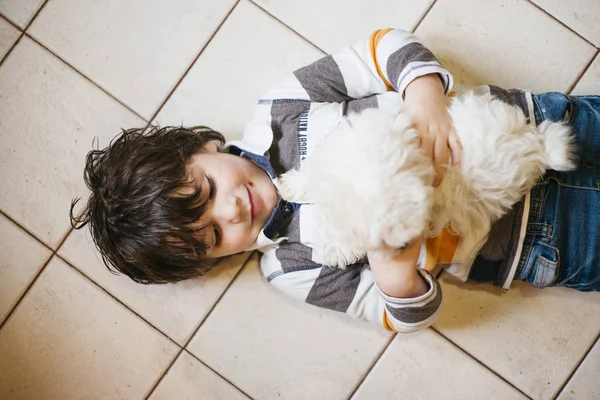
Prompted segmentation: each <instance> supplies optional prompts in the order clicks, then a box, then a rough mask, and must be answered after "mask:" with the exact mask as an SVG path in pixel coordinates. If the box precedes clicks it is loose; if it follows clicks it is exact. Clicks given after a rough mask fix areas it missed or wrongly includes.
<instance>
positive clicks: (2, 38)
mask: <svg viewBox="0 0 600 400" xmlns="http://www.w3.org/2000/svg"><path fill="white" fill-rule="evenodd" d="M20 34H21V32H19V31H18V30H17V29H16V28H15V27H14V26H12V25H11V24H9V23H8V22H6V20H4V19H2V18H0V60H2V57H4V55H5V54H6V53H7V52H8V50H9V49H10V48H11V46H12V45H13V44H14V43H15V41H16V40H17V38H18V37H19V35H20Z"/></svg>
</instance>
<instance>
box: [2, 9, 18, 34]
mask: <svg viewBox="0 0 600 400" xmlns="http://www.w3.org/2000/svg"><path fill="white" fill-rule="evenodd" d="M0 19H3V20H5V21H6V22H8V23H9V24H11V25H12V26H13V27H14V28H16V29H17V30H18V31H19V32H23V28H21V27H20V26H19V25H17V24H16V23H15V22H13V21H12V20H11V19H10V18H8V17H7V16H6V15H4V14H2V13H1V12H0Z"/></svg>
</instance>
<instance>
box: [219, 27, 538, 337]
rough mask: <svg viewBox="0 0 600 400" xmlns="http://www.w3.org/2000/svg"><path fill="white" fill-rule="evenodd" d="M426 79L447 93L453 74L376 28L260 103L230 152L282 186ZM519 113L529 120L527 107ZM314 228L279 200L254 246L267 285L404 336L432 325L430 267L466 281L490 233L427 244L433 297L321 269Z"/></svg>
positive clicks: (365, 269)
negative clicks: (340, 132) (357, 118)
mask: <svg viewBox="0 0 600 400" xmlns="http://www.w3.org/2000/svg"><path fill="white" fill-rule="evenodd" d="M427 74H438V76H439V77H440V79H441V82H442V84H443V86H444V89H445V92H446V93H448V92H449V90H450V89H451V87H452V76H451V74H450V73H449V72H448V71H446V70H445V69H444V68H443V67H442V66H441V64H440V63H439V61H438V60H437V59H436V57H435V56H434V55H433V54H432V53H431V52H430V51H429V50H427V49H426V48H425V47H424V46H423V45H421V44H420V43H419V41H418V40H417V38H416V37H414V36H413V35H411V34H410V33H407V32H405V31H402V30H392V29H386V30H379V31H376V32H374V33H373V34H372V35H371V36H370V37H369V38H368V39H366V40H363V41H361V42H358V43H356V44H354V45H352V46H349V47H346V48H344V49H342V50H341V51H339V52H338V53H335V54H333V55H329V56H326V57H323V58H322V59H320V60H318V61H316V62H314V63H313V64H310V65H308V66H305V67H303V68H300V69H298V70H296V71H295V72H294V73H293V74H292V75H290V76H289V77H288V78H287V79H285V80H284V81H283V82H281V83H280V84H279V85H277V86H276V87H275V88H274V89H272V90H271V91H269V92H268V93H267V94H266V95H265V96H263V97H262V98H261V99H260V100H259V102H258V105H257V108H256V112H255V116H254V119H253V120H252V121H251V122H250V123H249V124H248V125H247V127H246V129H245V131H244V137H243V139H242V140H239V141H232V142H229V143H228V144H227V146H228V148H229V149H230V152H232V153H234V154H237V155H240V156H242V157H247V158H249V159H251V160H253V161H254V162H256V163H257V164H258V165H260V166H261V167H262V168H264V169H265V171H266V172H267V173H268V174H269V175H270V177H271V179H272V180H273V182H274V183H275V184H276V182H277V178H278V177H279V176H280V175H281V174H283V173H285V172H286V171H288V170H290V169H292V168H297V167H299V166H301V165H302V162H303V160H305V159H306V158H307V157H309V156H310V154H311V152H312V151H313V150H314V149H315V148H316V147H317V146H318V145H319V142H320V141H321V140H322V139H323V138H324V137H325V136H326V134H327V133H328V132H329V131H330V130H331V128H332V127H333V126H334V125H336V124H338V123H339V121H340V120H341V119H342V118H344V116H345V115H347V114H348V113H352V112H360V111H362V110H364V109H366V108H372V107H379V108H384V109H389V110H393V111H398V110H400V108H401V106H402V103H403V93H404V89H405V88H406V87H407V86H408V84H409V83H410V82H412V81H413V80H414V79H415V78H417V77H420V76H423V75H427ZM483 90H492V92H493V91H494V90H496V92H497V93H495V94H496V95H499V96H504V97H506V100H507V101H510V102H511V103H513V104H516V103H517V102H518V101H526V100H523V99H525V98H526V96H525V95H524V94H523V93H524V92H518V91H515V92H507V91H502V90H501V89H497V88H491V87H486V88H485V89H483ZM515 99H519V100H515ZM521 108H522V109H523V110H524V111H527V115H532V113H529V106H528V105H527V103H525V104H524V106H523V107H521ZM365 140H369V138H368V137H365ZM318 224H319V220H318V217H317V214H316V213H315V210H314V208H313V206H312V205H310V204H293V203H288V202H286V201H284V200H281V199H280V200H279V202H278V204H277V206H276V208H275V210H274V211H273V214H272V216H271V218H270V219H269V221H268V222H267V224H266V225H265V227H264V229H263V231H262V232H261V233H260V235H259V237H258V239H257V242H256V244H255V248H257V249H259V250H260V251H262V252H263V255H262V257H261V269H262V272H263V274H264V275H265V277H266V279H267V281H268V282H270V283H271V284H272V285H274V286H275V287H276V288H278V289H280V290H281V291H283V292H285V293H286V294H288V295H290V296H292V297H294V298H297V299H299V300H301V301H304V302H306V303H309V304H312V305H315V306H318V307H323V308H327V309H331V310H335V311H340V312H345V313H347V314H349V315H350V316H352V317H355V318H360V319H364V320H368V321H372V322H375V323H377V324H380V325H381V326H383V327H384V328H386V329H388V330H392V331H398V332H412V331H416V330H420V329H423V328H426V327H428V326H429V325H431V324H432V323H433V322H434V321H435V319H436V318H437V316H438V315H439V312H440V310H441V303H442V293H441V289H440V286H439V283H438V282H437V281H436V279H435V278H434V277H433V275H432V271H433V270H434V269H436V267H439V266H445V267H447V268H448V269H449V270H450V271H453V273H454V274H455V275H457V276H459V277H461V278H463V279H466V277H467V275H468V267H469V266H470V264H471V263H472V261H473V260H474V259H475V257H476V255H477V252H478V250H479V249H480V248H481V246H482V245H483V244H484V243H485V239H486V237H487V234H488V232H474V233H473V234H471V235H468V236H464V237H461V238H458V237H456V236H453V235H451V234H449V233H448V232H443V233H442V234H441V235H440V236H439V237H437V238H432V239H428V240H427V241H426V242H425V243H424V244H423V247H422V249H421V252H420V256H419V261H418V266H419V267H420V268H419V269H418V270H419V272H420V273H421V275H422V276H423V278H424V279H425V281H426V282H427V285H428V291H427V293H425V294H423V295H422V296H419V297H416V298H394V297H390V296H387V295H386V294H385V293H383V292H382V291H381V290H379V288H378V287H377V285H376V283H375V281H374V277H373V273H372V271H371V269H370V268H369V266H368V264H366V260H362V261H361V262H358V263H356V264H355V265H352V266H349V267H347V268H346V269H344V270H342V269H336V268H330V267H327V266H323V265H322V256H321V248H322V245H323V243H321V242H322V239H320V238H319V235H318V231H317V229H318ZM517 256H518V255H517ZM517 259H518V257H517Z"/></svg>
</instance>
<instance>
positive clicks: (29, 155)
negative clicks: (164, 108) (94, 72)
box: [0, 38, 141, 247]
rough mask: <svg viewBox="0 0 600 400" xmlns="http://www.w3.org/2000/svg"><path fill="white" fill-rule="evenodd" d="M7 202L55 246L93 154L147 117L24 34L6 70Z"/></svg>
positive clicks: (0, 101) (3, 193) (5, 206)
mask: <svg viewBox="0 0 600 400" xmlns="http://www.w3.org/2000/svg"><path fill="white" fill-rule="evenodd" d="M0 93H2V96H0V120H1V121H2V123H1V124H0V141H1V142H2V146H1V147H0V169H1V170H2V174H0V187H1V188H2V190H0V208H2V210H4V211H5V212H6V213H7V214H8V215H10V216H11V217H13V218H14V219H15V220H17V221H19V222H20V223H22V224H23V225H24V226H25V227H26V228H28V229H29V230H31V231H32V232H33V233H34V234H36V235H37V236H38V237H39V238H40V239H42V240H43V241H45V242H46V243H47V244H49V245H50V246H52V247H54V246H56V245H57V244H58V242H59V241H60V239H61V238H62V237H63V236H64V234H65V233H66V232H67V230H68V229H69V226H70V223H69V204H70V202H71V199H72V198H74V197H77V196H85V195H86V193H87V190H86V189H85V184H84V183H83V179H82V171H83V166H84V165H85V162H84V160H85V156H86V153H87V151H88V150H90V149H91V148H92V140H93V138H94V137H96V136H97V137H98V138H99V143H100V145H101V146H102V147H103V146H105V145H106V144H107V143H108V141H109V140H110V138H112V137H113V136H114V135H115V134H116V133H118V132H119V128H120V127H121V126H131V125H139V124H140V123H141V121H140V120H139V119H138V118H137V117H135V116H134V115H133V114H132V113H131V112H129V111H127V110H126V109H125V108H124V107H123V106H121V105H119V104H118V103H117V102H115V101H114V100H113V99H111V98H110V97H108V96H107V95H106V94H104V93H102V92H101V91H100V90H99V89H98V88H96V87H95V86H93V85H92V84H90V83H89V82H88V81H86V80H85V79H84V78H83V77H81V76H80V75H79V74H77V73H76V72H74V71H73V70H71V69H70V68H69V67H67V66H66V65H65V64H64V63H62V62H61V61H59V60H57V59H56V58H55V57H53V56H52V55H51V54H50V53H49V52H47V51H46V50H44V49H43V48H42V47H40V46H38V45H37V44H36V43H35V42H33V41H31V40H29V39H27V38H23V40H21V42H20V43H19V45H18V46H17V47H16V48H15V50H14V51H13V52H12V53H11V54H10V56H9V57H8V59H7V60H6V61H5V62H4V64H3V65H2V68H1V69H0Z"/></svg>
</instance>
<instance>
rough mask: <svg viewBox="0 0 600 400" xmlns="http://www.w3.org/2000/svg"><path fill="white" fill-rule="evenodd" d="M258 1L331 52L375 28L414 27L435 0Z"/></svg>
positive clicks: (284, 21)
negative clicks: (374, 1)
mask: <svg viewBox="0 0 600 400" xmlns="http://www.w3.org/2000/svg"><path fill="white" fill-rule="evenodd" d="M256 3H257V4H259V5H260V6H262V7H264V8H265V9H266V10H268V11H269V12H270V13H272V14H273V15H275V16H276V17H277V18H278V19H279V20H281V21H282V22H283V23H285V24H286V25H288V26H289V27H291V28H292V29H294V30H295V31H296V32H298V33H299V34H301V35H302V36H304V37H305V38H307V39H308V40H310V41H311V42H312V43H314V44H315V45H317V46H319V47H320V48H321V49H323V51H326V52H328V53H331V52H334V51H336V50H338V49H340V48H342V47H343V46H347V45H349V44H351V43H353V42H354V41H357V40H360V39H362V38H363V37H368V36H369V35H370V34H371V32H373V30H375V29H382V28H402V29H406V30H409V31H410V30H412V29H414V27H415V26H417V23H418V22H419V21H420V20H421V18H422V17H423V15H424V14H425V12H426V11H427V9H428V8H429V7H430V5H431V3H433V1H432V0H416V1H414V0H400V1H398V0H383V1H379V2H377V3H373V2H372V1H369V0H354V1H351V2H348V1H344V0H328V1H319V0H307V1H286V0H257V1H256Z"/></svg>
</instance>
